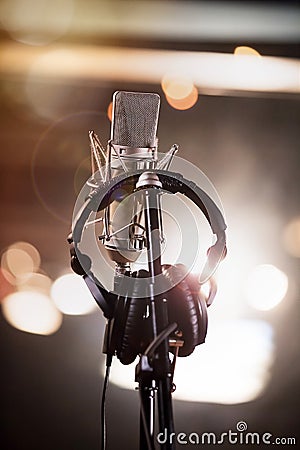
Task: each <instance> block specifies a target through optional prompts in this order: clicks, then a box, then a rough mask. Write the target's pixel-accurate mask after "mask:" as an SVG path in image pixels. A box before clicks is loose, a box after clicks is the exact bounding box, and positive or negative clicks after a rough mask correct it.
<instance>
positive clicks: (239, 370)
mask: <svg viewBox="0 0 300 450" xmlns="http://www.w3.org/2000/svg"><path fill="white" fill-rule="evenodd" d="M273 360H274V343H273V332H272V328H271V326H270V325H268V324H267V323H266V322H263V321H259V320H235V321H225V322H223V323H220V321H216V322H214V323H213V321H210V327H209V334H208V337H207V339H206V343H205V345H203V346H199V347H197V348H196V349H195V351H194V352H193V354H192V355H190V356H189V357H188V358H178V359H177V362H176V368H175V377H174V382H175V384H176V391H175V392H174V394H173V397H174V399H177V400H184V401H191V402H210V403H221V404H237V403H243V402H248V401H251V400H254V399H255V398H257V397H258V396H259V395H260V394H261V393H262V392H263V390H264V388H265V387H266V385H267V383H268V381H269V378H270V368H271V366H272V363H273ZM135 364H136V363H133V364H131V365H129V366H123V365H122V364H121V363H120V362H119V361H115V362H114V367H113V371H112V373H111V382H112V383H114V384H116V385H117V386H120V387H122V388H125V389H133V388H134V386H135V383H134V379H135V373H134V369H135ZM104 369H105V368H104V366H103V368H102V370H103V372H104ZM199 373H201V380H200V379H199ZM205 380H209V382H205Z"/></svg>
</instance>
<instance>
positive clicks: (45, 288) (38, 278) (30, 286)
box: [17, 273, 52, 295]
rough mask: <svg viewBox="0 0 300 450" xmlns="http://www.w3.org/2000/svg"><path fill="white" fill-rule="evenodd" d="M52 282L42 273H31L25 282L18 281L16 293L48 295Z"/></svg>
mask: <svg viewBox="0 0 300 450" xmlns="http://www.w3.org/2000/svg"><path fill="white" fill-rule="evenodd" d="M51 285H52V280H51V278H49V277H48V276H47V275H44V274H42V273H32V274H30V275H29V276H28V277H26V279H25V280H23V282H22V280H20V283H19V284H18V286H17V289H18V291H30V292H40V293H42V294H45V295H49V294H50V289H51Z"/></svg>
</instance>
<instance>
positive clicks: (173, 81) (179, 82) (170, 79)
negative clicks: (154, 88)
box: [161, 75, 194, 100]
mask: <svg viewBox="0 0 300 450" xmlns="http://www.w3.org/2000/svg"><path fill="white" fill-rule="evenodd" d="M161 87H162V90H163V91H164V93H165V95H166V96H168V97H170V98H172V99H173V100H181V99H184V98H186V97H188V96H189V95H190V94H191V92H192V90H193V88H194V84H193V81H192V80H191V79H190V78H189V77H184V76H179V75H165V76H164V77H163V79H162V81H161Z"/></svg>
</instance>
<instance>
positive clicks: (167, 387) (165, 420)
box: [139, 188, 175, 450]
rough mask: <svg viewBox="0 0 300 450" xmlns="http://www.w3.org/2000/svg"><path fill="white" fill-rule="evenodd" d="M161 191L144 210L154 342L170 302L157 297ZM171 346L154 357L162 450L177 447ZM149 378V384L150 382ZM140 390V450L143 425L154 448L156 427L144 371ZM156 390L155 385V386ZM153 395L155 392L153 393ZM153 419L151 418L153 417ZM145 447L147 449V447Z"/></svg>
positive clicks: (152, 192)
mask: <svg viewBox="0 0 300 450" xmlns="http://www.w3.org/2000/svg"><path fill="white" fill-rule="evenodd" d="M159 195H160V191H159V189H156V188H150V189H147V188H146V189H145V190H144V211H145V227H146V238H147V250H148V266H149V299H150V315H151V320H152V332H153V339H155V338H156V337H157V335H158V334H159V333H160V332H161V331H163V330H164V329H165V328H166V327H167V326H168V311H167V302H166V299H164V298H163V296H162V295H156V294H155V282H157V281H156V280H155V277H157V276H159V275H161V274H162V268H161V256H160V255H161V245H160V242H161V235H160V213H161V211H160V203H159ZM168 352H169V343H168V338H166V339H165V340H164V341H163V342H162V343H161V344H160V345H159V347H158V348H157V350H156V352H155V355H154V358H153V364H152V369H153V374H152V380H154V381H155V385H156V387H157V391H158V416H159V431H160V433H165V434H166V436H167V441H166V443H164V444H161V450H174V449H175V444H173V443H172V442H171V439H170V436H171V437H172V436H173V434H172V433H174V420H173V410H172V398H171V387H172V382H171V363H170V360H169V354H168ZM147 379H148V381H147ZM139 383H140V385H139V389H142V390H141V402H143V403H142V405H141V408H143V409H142V413H143V414H144V419H145V420H144V421H143V422H142V423H141V437H140V450H145V449H146V448H147V447H149V444H147V441H146V440H145V430H144V422H146V423H147V424H148V426H149V428H148V436H149V435H150V437H151V440H152V442H151V444H152V445H153V448H154V442H153V439H154V435H153V429H154V427H152V426H151V427H150V424H152V425H154V417H155V411H154V403H152V404H151V401H150V398H149V392H147V389H146V387H147V388H148V389H149V373H143V369H141V370H140V376H139ZM152 388H153V386H152ZM152 395H153V392H152ZM151 416H152V417H151ZM145 444H146V446H145Z"/></svg>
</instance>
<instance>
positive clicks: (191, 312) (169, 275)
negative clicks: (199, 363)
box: [163, 265, 207, 356]
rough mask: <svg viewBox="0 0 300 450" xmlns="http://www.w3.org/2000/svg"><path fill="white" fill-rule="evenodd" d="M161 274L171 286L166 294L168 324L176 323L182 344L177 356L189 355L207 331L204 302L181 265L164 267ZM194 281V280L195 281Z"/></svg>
mask: <svg viewBox="0 0 300 450" xmlns="http://www.w3.org/2000/svg"><path fill="white" fill-rule="evenodd" d="M163 273H164V275H165V277H166V279H167V280H168V282H169V284H170V285H171V286H172V287H171V289H170V290H169V291H168V292H167V300H168V317H169V322H170V323H172V322H176V323H177V325H178V328H177V329H178V331H180V332H181V333H182V339H183V341H184V344H183V346H182V347H180V348H179V352H178V355H179V356H188V355H190V354H191V353H192V352H193V351H194V349H195V347H196V345H199V344H201V343H203V342H204V340H205V336H206V331H207V311H206V302H205V300H204V299H202V298H201V297H199V294H198V291H199V287H198V290H196V283H194V282H193V281H194V280H193V278H192V277H191V276H189V275H187V273H186V269H185V267H184V266H183V265H175V266H164V267H163ZM195 281H196V280H195Z"/></svg>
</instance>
